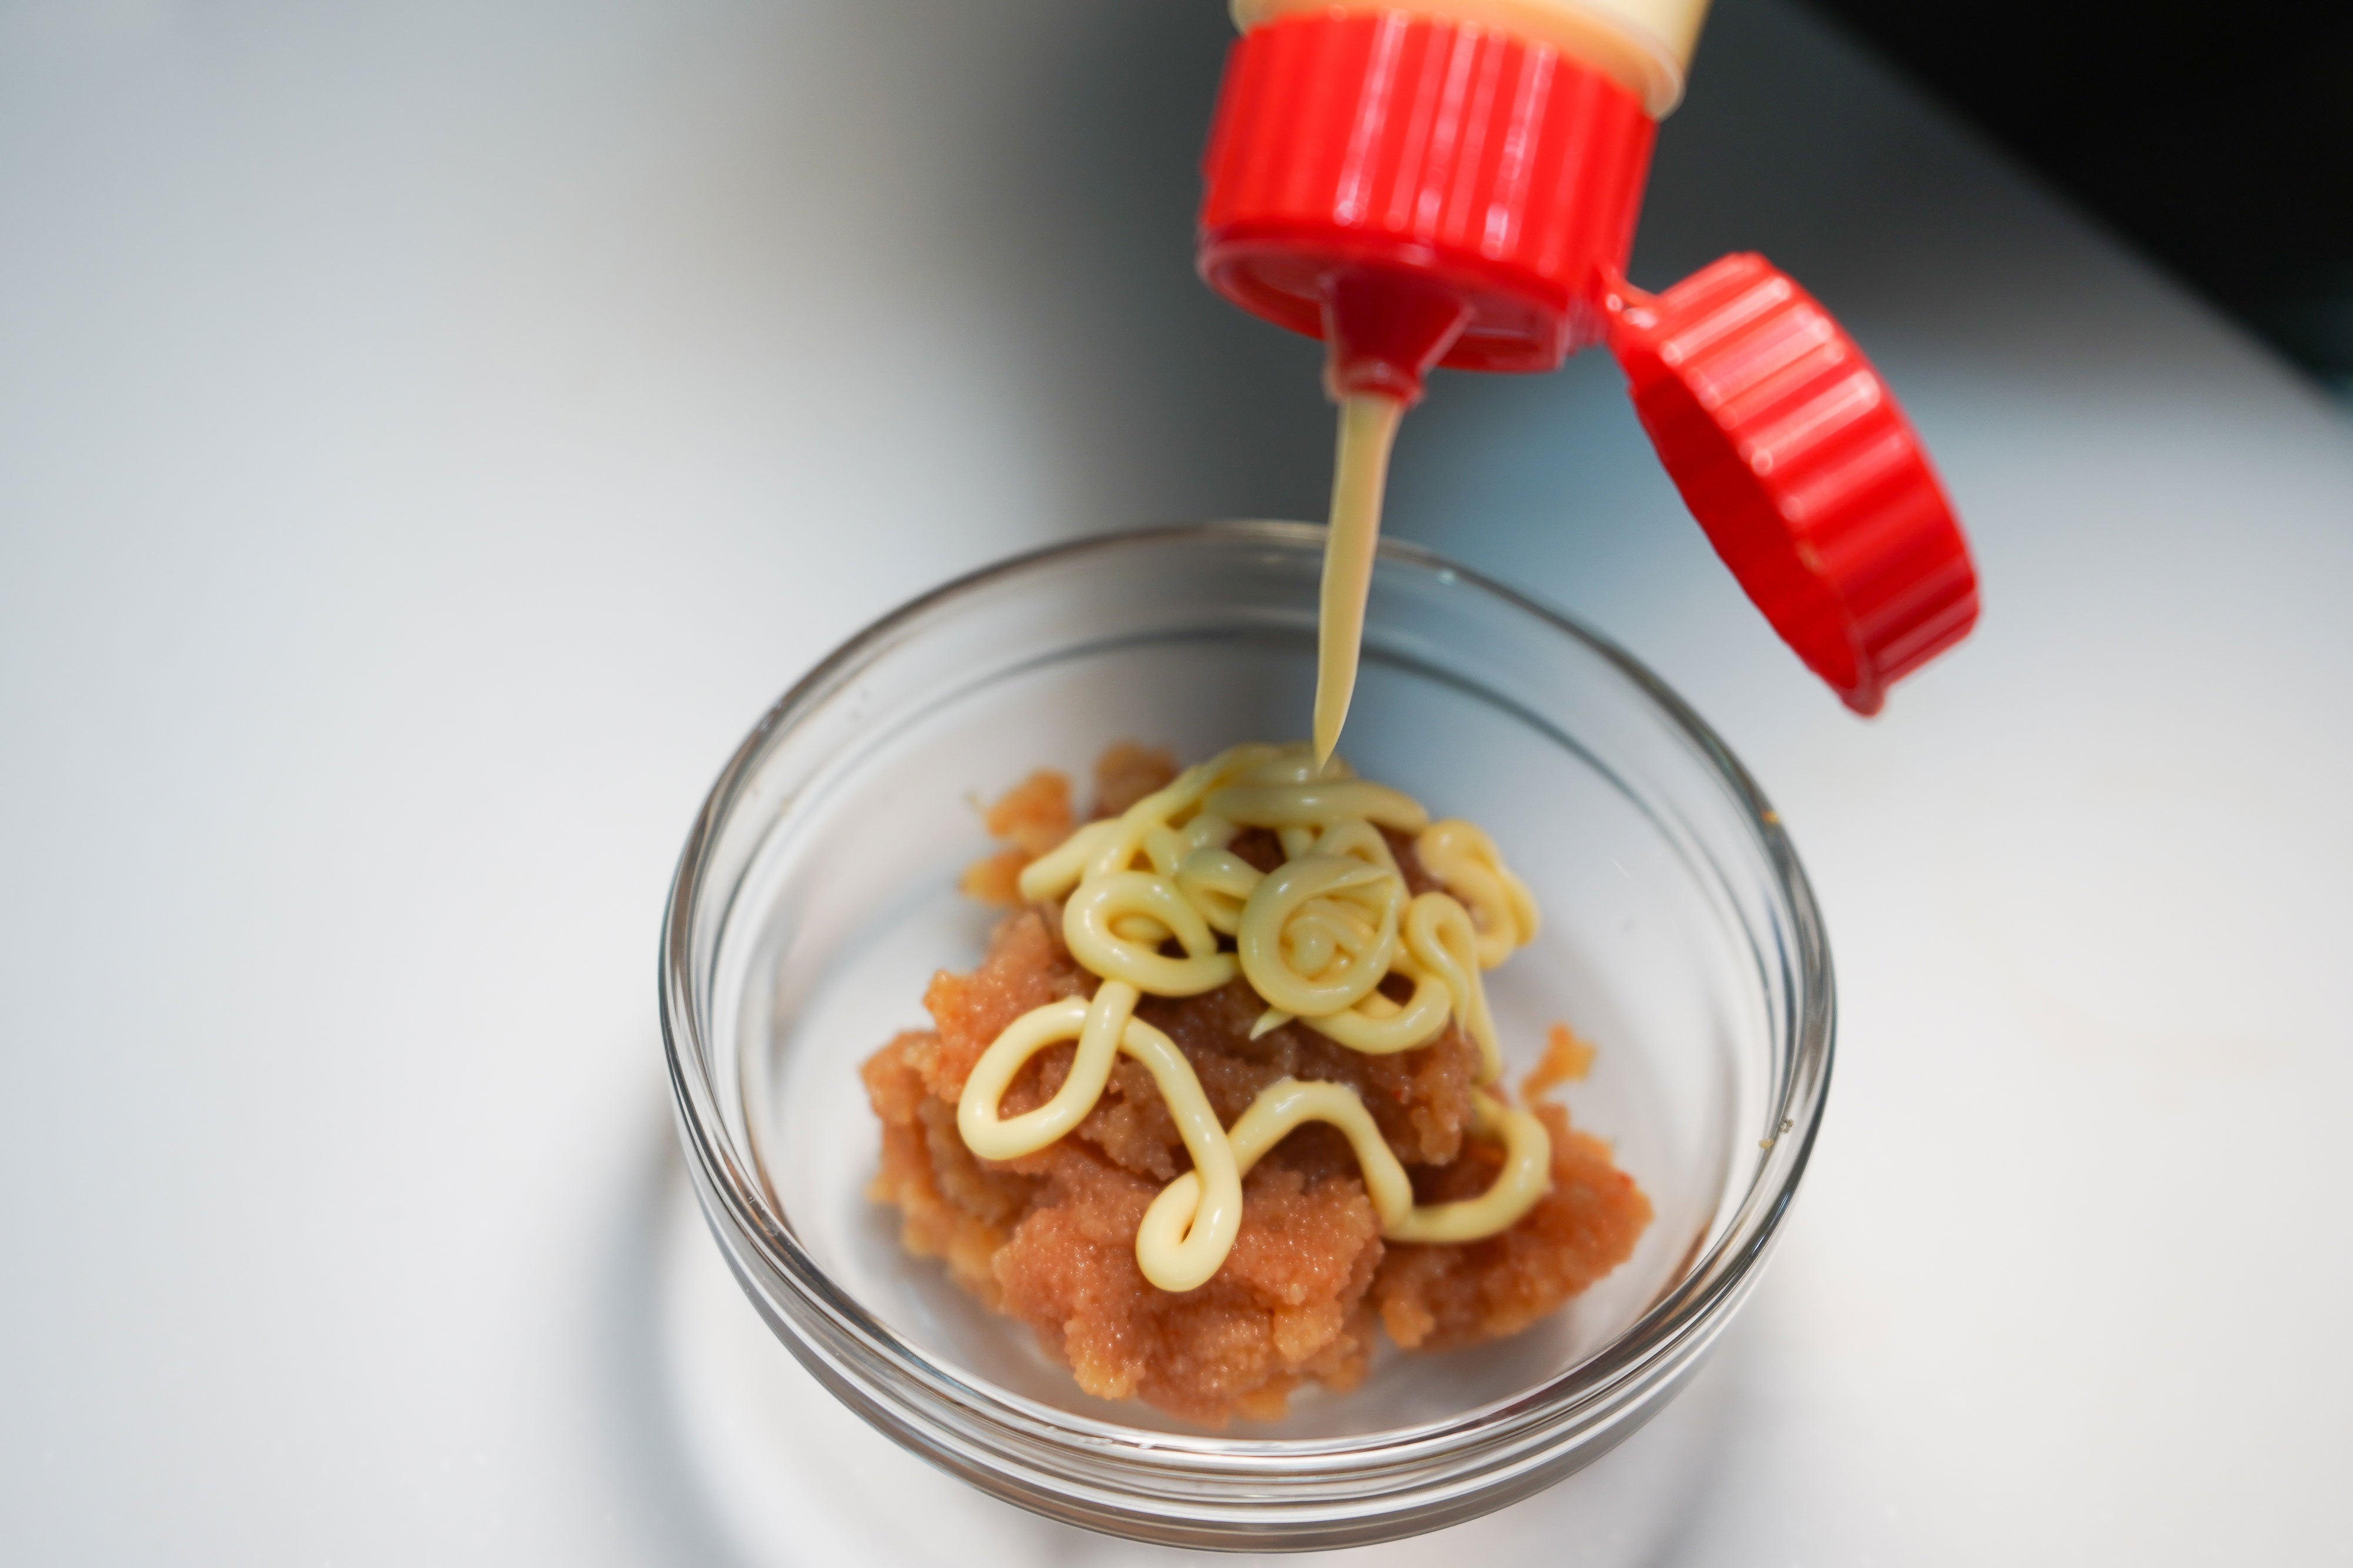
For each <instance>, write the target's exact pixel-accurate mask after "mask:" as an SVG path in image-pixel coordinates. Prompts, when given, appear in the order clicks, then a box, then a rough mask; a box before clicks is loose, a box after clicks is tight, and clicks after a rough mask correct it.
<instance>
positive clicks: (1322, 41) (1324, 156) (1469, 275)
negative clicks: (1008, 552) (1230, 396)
mask: <svg viewBox="0 0 2353 1568" xmlns="http://www.w3.org/2000/svg"><path fill="white" fill-rule="evenodd" d="M1653 131H1654V127H1653V126H1652V124H1651V120H1650V117H1649V116H1648V115H1646V114H1644V113H1643V112H1642V105H1641V100H1638V99H1637V98H1636V97H1635V96H1634V95H1633V94H1632V93H1630V92H1629V91H1627V90H1626V89H1624V88H1622V87H1620V86H1619V85H1618V84H1617V83H1616V82H1615V81H1612V80H1611V79H1609V78H1608V77H1606V76H1604V75H1602V74H1601V73H1600V72H1599V71H1598V70H1595V69H1593V68H1590V67H1588V66H1585V65H1583V64H1581V63H1579V62H1578V61H1577V60H1574V59H1571V58H1568V57H1567V56H1566V55H1563V54H1561V53H1560V52H1559V51H1558V50H1556V49H1554V48H1552V47H1548V46H1546V45H1544V44H1538V43H1530V42H1527V41H1525V40H1523V39H1520V38H1516V37H1512V36H1511V35H1510V34H1508V33H1504V32H1500V31H1498V30H1496V29H1495V28H1493V27H1484V26H1476V25H1474V24H1472V23H1467V22H1455V21H1451V20H1448V19H1447V18H1445V17H1442V16H1411V15H1409V14H1408V13H1406V12H1403V11H1340V10H1333V11H1324V12H1313V13H1304V14H1302V15H1299V16H1286V17H1284V18H1282V20H1280V21H1275V22H1270V23H1267V24H1266V25H1265V26H1259V27H1254V28H1252V29H1251V30H1250V32H1249V33H1247V34H1245V35H1244V36H1243V37H1240V38H1238V39H1236V40H1235V42H1234V45H1233V48H1232V50H1231V52H1230V53H1229V55H1228V56H1227V58H1226V74H1225V81H1224V85H1223V86H1222V88H1221V89H1219V98H1218V111H1217V118H1216V120H1215V121H1214V122H1213V124H1212V125H1211V128H1210V132H1209V145H1208V152H1207V153H1205V154H1204V156H1203V159H1202V171H1201V172H1202V178H1203V185H1204V188H1203V192H1202V198H1201V226H1200V236H1199V250H1198V258H1199V264H1200V268H1201V276H1202V277H1203V278H1205V279H1208V283H1209V286H1210V287H1211V288H1213V289H1216V290H1217V291H1218V292H1219V293H1220V294H1223V295H1224V296H1225V297H1226V298H1227V299H1229V300H1232V301H1233V302H1234V303H1235V304H1237V305H1240V307H1241V308H1242V309H1244V310H1249V311H1250V312H1251V313H1253V314H1255V315H1259V316H1263V317H1264V318H1266V319H1267V320H1268V321H1273V322H1275V323H1277V324H1278V325H1281V326H1285V327H1289V328H1290V329H1292V330H1293V331H1299V332H1305V333H1306V334H1308V335H1309V336H1311V337H1322V336H1325V335H1327V332H1328V328H1329V320H1328V312H1329V310H1330V309H1331V307H1332V305H1333V301H1334V294H1335V286H1337V285H1339V284H1341V283H1342V282H1343V281H1345V280H1346V279H1351V278H1354V279H1371V280H1372V292H1374V293H1377V294H1381V295H1383V296H1384V300H1385V302H1384V303H1383V304H1382V306H1381V307H1380V309H1381V310H1383V311H1385V312H1386V313H1387V316H1388V318H1390V320H1389V321H1387V322H1386V323H1384V322H1368V323H1367V326H1366V333H1365V334H1364V335H1365V336H1366V339H1367V341H1368V342H1369V341H1371V340H1372V339H1374V338H1386V337H1388V336H1389V335H1392V334H1391V332H1390V328H1391V327H1401V326H1403V325H1406V324H1409V322H1408V321H1407V318H1409V317H1411V318H1413V319H1414V320H1415V321H1419V317H1421V316H1423V315H1427V314H1429V311H1430V309H1431V308H1434V307H1431V306H1430V301H1431V300H1434V299H1436V298H1437V297H1438V296H1440V295H1443V296H1445V297H1447V298H1448V299H1451V300H1452V301H1453V302H1454V303H1455V304H1456V305H1458V306H1459V307H1460V309H1461V321H1459V322H1455V323H1453V325H1452V329H1451V331H1444V332H1436V333H1431V332H1422V333H1420V335H1421V336H1423V337H1426V338H1427V339H1428V342H1427V344H1426V345H1425V346H1427V347H1429V348H1430V352H1431V353H1435V354H1437V355H1439V356H1440V358H1439V359H1438V362H1437V363H1441V364H1445V365H1448V366H1451V367H1453V368H1455V369H1458V370H1509V371H1537V370H1552V369H1556V368H1557V367H1558V366H1559V364H1560V363H1561V362H1562V361H1563V360H1564V359H1566V358H1567V356H1568V355H1569V354H1571V353H1574V352H1576V351H1577V349H1579V348H1582V347H1584V346H1585V345H1587V344H1588V343H1594V342H1600V341H1601V339H1602V338H1603V337H1605V336H1606V335H1607V334H1608V332H1609V320H1608V318H1607V317H1606V316H1605V315H1604V314H1603V312H1602V310H1601V309H1600V298H1601V291H1602V290H1601V284H1602V279H1604V277H1605V276H1608V275H1614V274H1615V273H1616V272H1618V271H1620V270H1621V269H1622V268H1624V266H1625V262H1626V251H1627V247H1628V246H1629V245H1630V244H1631V242H1632V239H1633V234H1634V216H1635V213H1636V211H1637V209H1638V208H1639V207H1640V206H1641V197H1642V184H1643V176H1644V174H1646V173H1647V171H1648V168H1649V164H1650V155H1651V137H1652V134H1653ZM1423 324H1424V325H1426V324H1427V323H1423ZM1405 335H1406V336H1408V337H1411V336H1415V335H1416V334H1415V333H1410V332H1409V333H1407V334H1405ZM1408 346H1410V345H1408ZM1344 368H1345V367H1344ZM1426 368H1428V367H1427V365H1426V364H1424V365H1421V366H1418V367H1417V366H1412V365H1395V366H1391V367H1390V370H1391V371H1392V372H1393V373H1394V374H1395V375H1396V376H1397V377H1398V378H1401V379H1402V381H1403V383H1405V384H1406V389H1407V390H1408V391H1409V392H1410V391H1418V390H1419V375H1420V371H1421V370H1422V369H1426Z"/></svg>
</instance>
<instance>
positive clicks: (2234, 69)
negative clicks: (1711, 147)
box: [1702, 0, 2353, 397]
mask: <svg viewBox="0 0 2353 1568" xmlns="http://www.w3.org/2000/svg"><path fill="white" fill-rule="evenodd" d="M1809 3H1810V5H1812V6H1813V7H1814V8H1815V9H1816V10H1817V11H1819V12H1820V13H1822V14H1823V15H1826V16H1830V17H1831V18H1832V19H1834V20H1835V21H1837V22H1838V23H1840V24H1841V25H1842V26H1845V27H1846V28H1847V29H1848V30H1850V31H1851V32H1852V33H1853V34H1855V35H1857V36H1859V37H1861V38H1862V39H1863V40H1864V41H1865V42H1867V43H1868V44H1869V45H1871V46H1872V47H1874V48H1876V49H1877V50H1878V51H1879V52H1880V53H1881V54H1883V56H1885V57H1886V58H1889V59H1891V60H1893V61H1894V63H1895V64H1896V65H1897V66H1899V67H1900V68H1902V69H1904V70H1905V71H1906V72H1908V73H1909V74H1910V75H1911V76H1912V77H1913V78H1914V79H1915V80H1917V81H1918V82H1920V83H1921V84H1922V85H1924V86H1926V88H1927V89H1929V90H1930V91H1932V92H1934V93H1936V95H1938V96H1939V97H1941V98H1943V99H1944V100H1946V102H1947V103H1948V104H1950V105H1951V106H1952V107H1953V108H1955V109H1956V110H1958V111H1959V112H1960V113H1961V114H1962V115H1964V116H1965V117H1966V118H1968V119H1969V120H1971V121H1974V122H1975V123H1976V124H1978V126H1979V127H1981V128H1982V129H1983V130H1985V131H1986V132H1989V133H1990V134H1991V135H1992V136H1993V137H1994V138H1995V139H1996V140H1997V141H1999V142H2001V143H2002V144H2003V145H2005V146H2006V147H2007V148H2008V149H2009V150H2010V153H2012V154H2014V155H2015V156H2017V157H2018V158H2020V159H2021V160H2022V161H2023V162H2025V163H2027V164H2029V165H2030V166H2031V167H2032V168H2033V169H2035V170H2036V171H2037V172H2038V173H2040V174H2042V176H2043V177H2044V178H2046V179H2048V180H2050V181H2051V182H2052V183H2053V184H2056V185H2058V186H2059V187H2061V188H2062V189H2063V190H2064V191H2066V192H2067V193H2068V194H2069V195H2071V196H2073V198H2074V199H2075V200H2076V201H2077V202H2079V203H2080V204H2082V205H2084V206H2085V207H2087V208H2089V209H2090V210H2091V211H2092V212H2093V213H2094V214H2096V215H2097V216H2099V217H2101V218H2102V219H2104V220H2105V222H2107V223H2108V224H2109V225H2111V226H2114V227H2115V228H2116V230H2118V231H2119V232H2121V233H2122V234H2123V235H2125V236H2126V237H2127V238H2128V239H2130V240H2131V241H2132V242H2133V243H2134V244H2136V245H2137V246H2138V247H2141V248H2142V249H2143V250H2145V251H2147V252H2148V253H2149V254H2151V255H2153V256H2154V257H2156V258H2158V260H2159V261H2160V262H2162V263H2163V264H2164V265H2165V266H2167V267H2168V268H2170V269H2171V270H2172V271H2173V272H2174V273H2175V274H2176V275H2177V276H2179V278H2181V279H2183V280H2185V281H2186V282H2188V283H2189V285H2190V286H2191V287H2193V288H2195V289H2198V290H2199V291H2200V292H2201V293H2203V294H2205V295H2206V296H2207V297H2208V298H2209V299H2211V300H2213V301H2214V302H2215V303H2216V304H2218V305H2220V306H2221V307H2222V308H2223V309H2224V310H2227V311H2229V312H2230V313H2231V314H2232V315H2233V316H2235V317H2237V318H2238V319H2239V320H2240V321H2242V322H2244V323H2245V324H2246V325H2247V326H2248V327H2250V328H2251V329H2253V331H2256V332H2258V333H2260V334H2261V335H2262V336H2263V337H2264V338H2266V339H2268V340H2270V342H2272V343H2273V344H2274V345H2275V346H2276V347H2278V348H2279V349H2280V351H2281V352H2282V353H2285V354H2286V355H2287V356H2288V357H2289V358H2290V359H2292V360H2294V361H2295V363H2298V364H2300V365H2302V366H2303V367H2304V368H2305V369H2306V370H2307V371H2309V372H2310V373H2312V374H2314V375H2315V376H2316V377H2317V378H2319V379H2320V380H2321V381H2322V382H2323V383H2324V384H2327V386H2329V387H2330V388H2331V389H2332V390H2333V391H2335V392H2336V393H2337V395H2339V396H2340V397H2353V3H2348V0H2239V3H2237V4H2233V5H2181V4H2178V3H2175V4H2168V3H2165V0H2148V3H2139V4H2126V3H2122V0H1809ZM1702 48H1703V51H1704V48H1705V45H1704V42H1703V44H1702Z"/></svg>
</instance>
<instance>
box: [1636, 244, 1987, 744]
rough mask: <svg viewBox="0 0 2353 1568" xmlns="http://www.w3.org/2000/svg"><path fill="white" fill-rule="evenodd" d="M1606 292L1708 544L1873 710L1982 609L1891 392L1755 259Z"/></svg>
mask: <svg viewBox="0 0 2353 1568" xmlns="http://www.w3.org/2000/svg"><path fill="white" fill-rule="evenodd" d="M1607 302H1608V303H1609V307H1610V309H1611V311H1612V313H1613V315H1614V316H1615V318H1616V320H1617V330H1616V331H1615V332H1614V333H1613V334H1612V335H1611V339H1610V348H1611V350H1612V351H1613V352H1614V353H1616V354H1617V356H1618V363H1619V364H1620V367H1621V368H1623V369H1624V371H1625V372H1626V381H1627V384H1628V386H1629V387H1630V390H1631V391H1632V393H1633V395H1634V411H1635V413H1636V414H1637V415H1638V416H1641V421H1642V428H1643V429H1644V430H1646V431H1648V432H1649V433H1650V437H1651V445H1652V446H1654V447H1657V448H1658V453H1659V460H1660V461H1661V462H1662V463H1663V464H1665V465H1666V469H1667V474H1668V477H1669V478H1671V479H1673V480H1674V482H1675V488H1676V489H1678V490H1680V491H1682V492H1683V503H1684V504H1685V505H1686V506H1689V507H1690V508H1691V510H1692V515H1693V516H1694V517H1695V518H1697V519H1698V520H1699V525H1700V527H1701V528H1703V529H1704V530H1706V531H1707V536H1708V539H1709V540H1710V541H1711V542H1713V543H1714V544H1715V552H1716V553H1717V554H1718V555H1720V556H1722V557H1723V558H1724V563H1725V565H1726V566H1729V567H1730V568H1732V574H1733V575H1734V576H1735V577H1736V578H1738V579H1739V580H1740V585H1741V587H1742V588H1743V589H1745V590H1746V592H1747V595H1748V596H1749V598H1750V599H1751V600H1753V601H1755V603H1756V605H1757V608H1758V609H1760V610H1762V611H1764V612H1765V618H1766V619H1767V620H1768V621H1770V622H1772V623H1773V629H1774V630H1776V631H1778V632H1779V633H1780V634H1781V637H1782V638H1783V640H1784V641H1786V642H1788V645H1789V646H1790V647H1793V648H1795V649H1796V650H1797V651H1798V656H1799V658H1803V659H1804V660H1805V661H1806V663H1807V665H1808V666H1809V667H1810V668H1812V669H1813V671H1814V673H1815V674H1817V675H1819V676H1820V677H1821V678H1822V679H1824V680H1826V681H1828V682H1830V684H1831V689H1834V690H1835V691H1837V693H1838V694H1839V696H1840V697H1841V699H1843V700H1845V702H1846V704H1847V706H1848V707H1850V708H1852V709H1853V710H1855V711H1856V712H1858V713H1876V712H1878V711H1879V709H1880V706H1881V704H1882V703H1883V702H1884V701H1885V700H1886V695H1887V688H1888V686H1889V684H1890V683H1892V682H1893V681H1894V680H1895V679H1897V678H1898V677H1901V676H1904V675H1906V674H1909V673H1910V672H1911V671H1913V670H1915V669H1917V668H1919V667H1920V666H1922V665H1923V664H1926V662H1927V661H1928V660H1929V659H1931V658H1935V657H1936V655H1937V654H1939V653H1941V652H1943V651H1944V650H1945V649H1946V648H1948V647H1952V646H1953V644H1955V643H1957V642H1958V641H1960V640H1961V638H1962V637H1965V636H1967V635H1968V630H1969V628H1970V627H1971V626H1974V625H1976V624H1977V618H1978V582H1977V572H1976V570H1975V568H1974V567H1973V566H1972V565H1971V564H1970V563H1969V551H1968V544H1967V543H1966V542H1964V541H1963V539H1962V537H1961V529H1960V524H1959V522H1958V521H1957V520H1956V519H1955V518H1954V516H1953V509H1952V506H1951V504H1950V503H1949V502H1947V500H1946V499H1945V492H1944V489H1943V487H1941V486H1940V485H1938V484H1937V482H1936V475H1935V474H1934V473H1933V472H1931V471H1930V469H1929V468H1928V459H1927V457H1926V454H1925V453H1923V452H1922V451H1921V449H1920V443H1919V440H1918V438H1917V437H1915V436H1914V435H1913V433H1912V426H1911V425H1910V424H1909V423H1908V422H1907V421H1906V420H1905V417H1904V413H1903V410H1902V409H1900V408H1898V407H1897V406H1896V405H1895V399H1894V396H1893V395H1891V394H1890V393H1889V392H1888V390H1887V387H1886V385H1885V384H1883V382H1881V380H1880V379H1879V374H1878V373H1877V372H1876V371H1874V370H1873V369H1872V367H1871V362H1870V361H1868V360H1866V359H1864V358H1863V357H1862V351H1861V350H1859V349H1857V348H1856V347H1855V346H1854V342H1853V340H1852V339H1851V338H1849V337H1848V336H1847V335H1846V333H1845V332H1844V331H1842V330H1841V328H1840V327H1839V324H1838V323H1837V322H1836V321H1832V320H1831V317H1830V315H1829V313H1828V312H1826V311H1825V310H1823V309H1822V308H1821V307H1820V305H1818V304H1816V303H1815V302H1814V301H1813V299H1812V298H1811V297H1810V295H1808V294H1807V293H1806V291H1805V290H1804V289H1800V288H1799V287H1798V286H1797V285H1796V284H1795V283H1793V282H1791V281H1790V280H1789V279H1788V277H1787V276H1785V275H1784V274H1782V273H1781V272H1780V271H1778V269H1776V268H1774V267H1773V266H1772V265H1771V264H1770V263H1769V262H1767V260H1766V259H1765V258H1763V257H1761V256H1727V257H1725V258H1724V259H1723V260H1721V261H1718V262H1716V263H1715V265H1713V266H1711V267H1708V268H1704V269H1703V270H1701V271H1699V272H1697V273H1694V275H1693V276H1691V277H1689V278H1686V279H1683V281H1682V282H1681V283H1678V284H1676V285H1675V286H1674V287H1673V288H1672V289H1668V290H1667V291H1666V292H1665V293H1663V294H1660V295H1657V296H1649V295H1644V294H1641V293H1639V292H1637V291H1636V290H1634V289H1630V288H1628V287H1626V286H1625V285H1624V284H1622V283H1621V284H1620V286H1619V288H1618V289H1617V290H1616V292H1615V293H1614V295H1613V296H1612V297H1611V298H1610V299H1609V300H1608V301H1607Z"/></svg>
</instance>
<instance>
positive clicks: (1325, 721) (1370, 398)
mask: <svg viewBox="0 0 2353 1568" xmlns="http://www.w3.org/2000/svg"><path fill="white" fill-rule="evenodd" d="M1404 417H1405V405H1404V404H1403V403H1401V402H1399V401H1398V399H1396V398H1394V397H1387V396H1384V395H1381V394H1379V393H1375V392H1359V393H1355V394H1352V395H1349V396H1347V397H1345V398H1342V399H1341V400H1340V442H1339V451H1338V452H1337V454H1336V455H1335V458H1334V459H1333V464H1332V527H1331V531H1330V532H1329V533H1328V534H1326V535H1325V537H1324V598H1323V604H1322V606H1321V614H1320V616H1318V619H1317V621H1316V646H1315V731H1314V733H1315V761H1316V763H1317V764H1318V765H1319V766H1320V765H1322V764H1323V763H1328V762H1330V761H1331V760H1332V753H1333V752H1334V751H1335V750H1336V749H1338V747H1339V744H1340V728H1341V726H1342V725H1344V724H1345V723H1346V722H1347V720H1348V702H1349V700H1350V699H1351V698H1353V697H1354V696H1355V695H1356V659H1357V655H1358V652H1359V650H1360V649H1362V647H1364V642H1365V600H1366V596H1367V595H1369V594H1370V592H1371V590H1372V585H1373V556H1374V552H1377V550H1378V549H1379V548H1380V542H1381V492H1382V491H1383V490H1385V489H1388V478H1389V448H1390V447H1391V446H1392V445H1394V444H1395V443H1396V441H1397V431H1398V421H1399V420H1401V419H1403V418H1404Z"/></svg>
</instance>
